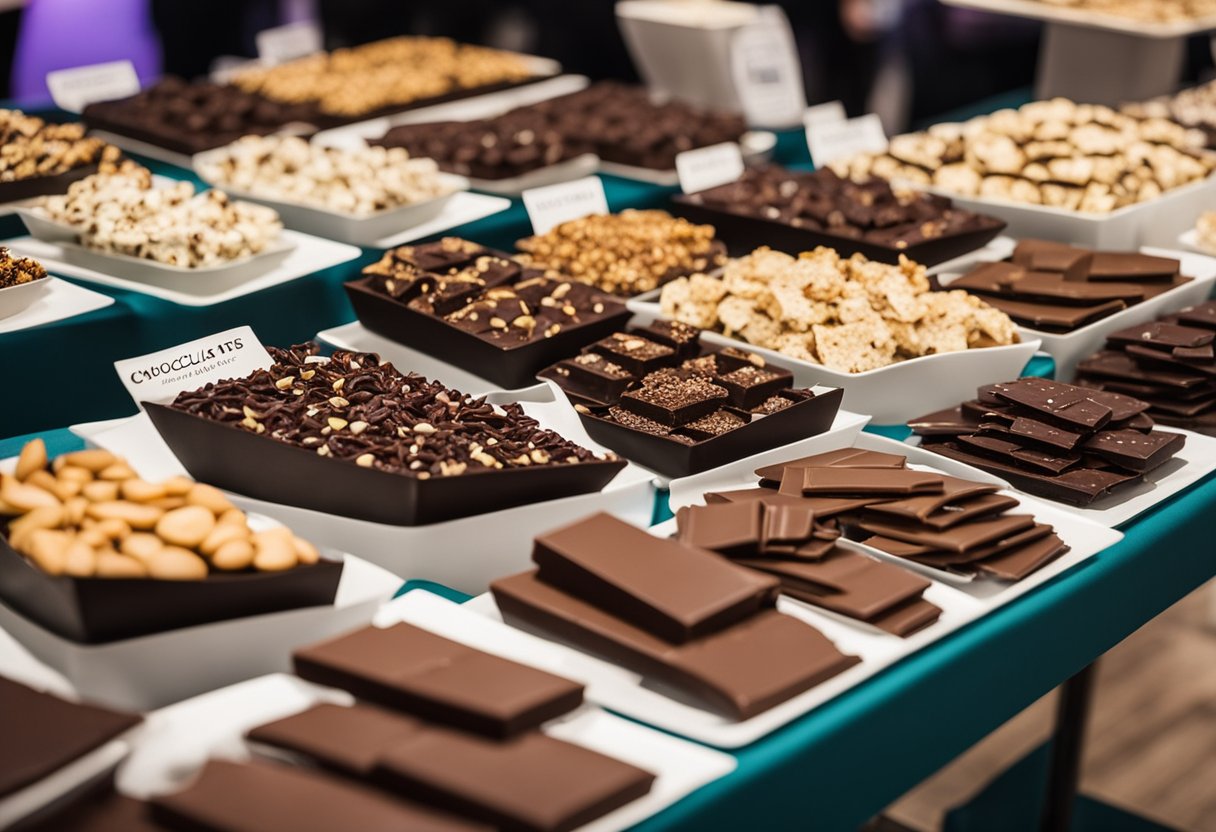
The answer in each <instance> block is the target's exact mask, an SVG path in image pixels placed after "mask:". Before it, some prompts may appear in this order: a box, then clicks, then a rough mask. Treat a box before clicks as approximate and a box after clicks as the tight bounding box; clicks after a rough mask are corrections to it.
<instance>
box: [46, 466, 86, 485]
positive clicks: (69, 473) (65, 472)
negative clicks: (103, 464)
mask: <svg viewBox="0 0 1216 832" xmlns="http://www.w3.org/2000/svg"><path fill="white" fill-rule="evenodd" d="M55 477H56V478H57V479H60V480H63V481H65V482H78V483H80V484H81V485H84V484H85V483H86V482H92V481H93V472H92V471H90V470H89V469H88V468H81V467H80V466H79V465H65V466H63V467H62V468H60V469H59V470H58V471H56V472H55Z"/></svg>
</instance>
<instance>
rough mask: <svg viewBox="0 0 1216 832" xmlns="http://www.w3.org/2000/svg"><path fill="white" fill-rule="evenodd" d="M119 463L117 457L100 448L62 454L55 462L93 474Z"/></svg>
mask: <svg viewBox="0 0 1216 832" xmlns="http://www.w3.org/2000/svg"><path fill="white" fill-rule="evenodd" d="M119 461H120V460H119V459H118V457H116V456H114V454H112V453H110V452H109V451H103V450H101V449H100V448H92V449H90V450H87V451H76V452H75V453H70V454H64V455H63V456H61V457H59V458H58V459H56V460H55V462H56V463H60V462H61V463H62V464H63V465H65V466H66V465H74V466H76V467H78V468H84V469H85V470H86V471H92V472H93V473H94V474H96V473H97V472H98V471H101V470H103V469H105V468H109V467H110V466H111V465H113V464H114V463H115V462H119Z"/></svg>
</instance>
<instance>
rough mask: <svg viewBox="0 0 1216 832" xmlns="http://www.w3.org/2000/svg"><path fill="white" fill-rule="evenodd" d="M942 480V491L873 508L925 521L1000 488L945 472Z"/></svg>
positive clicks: (884, 512)
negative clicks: (949, 508) (945, 510)
mask: <svg viewBox="0 0 1216 832" xmlns="http://www.w3.org/2000/svg"><path fill="white" fill-rule="evenodd" d="M938 476H939V477H940V478H941V481H942V492H941V493H940V494H931V495H927V496H923V497H909V498H907V499H905V500H892V501H889V502H884V503H879V504H877V505H874V506H871V510H873V511H877V512H881V513H883V514H894V515H897V516H900V517H910V518H913V519H915V520H921V521H924V520H926V519H927V518H928V517H930V516H931V515H933V514H935V513H937V512H939V511H941V510H942V509H943V508H945V507H947V506H950V505H953V504H955V503H960V502H963V501H965V500H971V499H972V498H975V497H980V496H982V495H985V494H993V493H995V492H997V491H999V490H1000V488H999V487H998V486H995V485H992V484H990V483H982V482H972V481H971V480H964V479H959V478H958V477H951V476H947V475H945V474H940V475H938ZM1015 502H1016V501H1015Z"/></svg>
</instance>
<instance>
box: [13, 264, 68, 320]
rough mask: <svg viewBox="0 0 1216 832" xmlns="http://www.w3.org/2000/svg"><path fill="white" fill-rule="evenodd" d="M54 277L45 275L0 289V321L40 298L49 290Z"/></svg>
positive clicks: (23, 309) (21, 310) (26, 307)
mask: <svg viewBox="0 0 1216 832" xmlns="http://www.w3.org/2000/svg"><path fill="white" fill-rule="evenodd" d="M54 279H55V278H53V277H51V276H50V275H47V276H46V277H43V278H39V279H38V280H31V281H30V282H29V283H18V284H17V285H16V286H6V287H4V288H3V289H0V321H4V320H5V319H6V318H11V317H13V316H14V315H17V314H19V313H21V312H24V311H25V310H26V309H29V308H30V307H31V306H33V305H34V303H35V302H36V301H38V300H39V299H40V298H42V297H44V296H46V294H47V293H48V292H49V291H50V288H51V281H52V280H54Z"/></svg>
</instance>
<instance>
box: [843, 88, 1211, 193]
mask: <svg viewBox="0 0 1216 832" xmlns="http://www.w3.org/2000/svg"><path fill="white" fill-rule="evenodd" d="M1204 144H1205V139H1204V136H1203V134H1202V133H1201V132H1200V131H1195V130H1188V129H1187V128H1185V127H1183V126H1182V125H1180V124H1177V123H1175V122H1173V121H1169V120H1167V119H1163V118H1143V119H1140V118H1135V117H1133V116H1129V115H1126V114H1123V113H1118V112H1116V111H1114V110H1112V109H1110V108H1109V107H1103V106H1100V105H1092V104H1074V103H1073V102H1071V101H1069V100H1067V99H1064V98H1055V99H1052V100H1050V101H1035V102H1032V103H1030V104H1026V105H1025V106H1023V107H1022V108H1021V109H1018V110H998V111H997V112H995V113H992V114H991V115H987V116H979V117H977V118H974V119H971V120H970V121H968V122H965V123H963V124H938V125H934V126H933V127H931V128H929V130H928V131H927V132H925V133H909V134H906V135H902V136H896V137H894V138H893V139H891V143H890V146H889V147H888V148H887V151H886V152H885V153H879V154H861V155H858V156H854V157H852V158H850V159H845V160H842V161H840V162H835V163H833V164H832V168H833V169H834V170H835V171H836V172H837V173H838V174H840V175H841V176H848V177H850V178H852V179H854V180H858V181H861V180H864V179H865V178H866V177H869V176H878V177H881V178H883V179H891V180H899V181H905V182H910V183H912V184H914V185H931V186H933V187H936V188H940V189H941V190H943V191H947V192H949V193H951V194H957V195H958V196H962V197H977V196H978V197H983V198H991V199H1000V200H1007V201H1011V202H1020V203H1029V204H1032V205H1047V206H1052V207H1056V208H1064V209H1066V210H1070V211H1081V212H1085V213H1095V214H1105V213H1109V212H1111V211H1114V210H1116V209H1118V208H1122V207H1124V206H1126V205H1132V204H1135V203H1138V202H1146V201H1148V200H1151V199H1155V198H1156V197H1159V196H1161V194H1162V193H1163V192H1165V191H1169V190H1171V189H1173V188H1178V187H1181V186H1183V185H1187V184H1190V183H1192V182H1196V181H1199V180H1201V179H1204V178H1206V177H1207V176H1208V174H1209V173H1211V172H1212V170H1213V168H1214V167H1216V154H1213V153H1212V152H1210V151H1206V150H1204V149H1203V147H1204Z"/></svg>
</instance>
